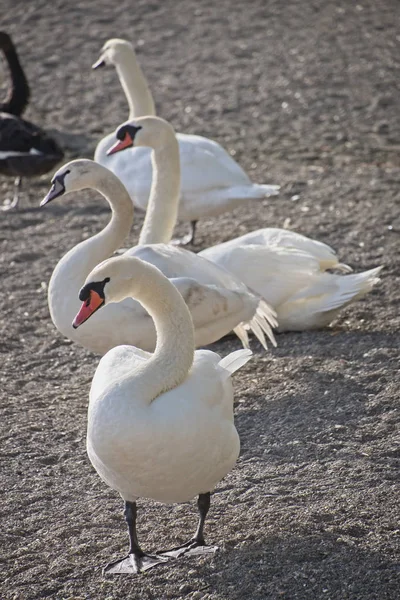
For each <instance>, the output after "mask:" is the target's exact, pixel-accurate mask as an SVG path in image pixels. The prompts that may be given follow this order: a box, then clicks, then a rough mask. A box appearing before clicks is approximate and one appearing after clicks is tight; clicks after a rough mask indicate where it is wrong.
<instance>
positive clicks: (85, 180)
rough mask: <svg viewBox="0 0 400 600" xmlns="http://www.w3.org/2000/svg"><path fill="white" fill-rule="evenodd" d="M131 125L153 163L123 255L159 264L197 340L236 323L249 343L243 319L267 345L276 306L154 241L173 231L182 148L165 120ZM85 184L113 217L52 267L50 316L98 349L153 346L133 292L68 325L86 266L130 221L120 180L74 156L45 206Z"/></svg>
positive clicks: (109, 249) (115, 243) (102, 255)
mask: <svg viewBox="0 0 400 600" xmlns="http://www.w3.org/2000/svg"><path fill="white" fill-rule="evenodd" d="M133 127H134V128H132V130H131V131H132V135H133V136H134V137H135V141H136V143H137V144H142V143H143V144H146V145H152V147H153V148H154V151H153V155H154V162H155V165H156V166H155V168H154V170H153V172H154V182H153V187H152V194H151V199H150V202H149V207H148V210H147V214H146V218H145V222H144V225H143V229H142V232H141V235H140V238H139V246H136V247H134V248H132V249H131V250H129V251H128V254H130V255H136V256H139V257H140V258H142V259H144V260H146V261H148V262H151V263H153V264H156V265H157V266H158V267H159V268H160V269H161V270H162V271H163V272H164V274H165V275H166V276H167V277H170V278H171V279H172V281H173V283H174V284H175V285H176V286H177V287H178V289H179V290H180V292H181V294H182V295H183V297H184V298H185V300H186V302H187V304H188V306H189V309H190V312H191V314H192V318H193V321H194V324H195V334H196V345H198V346H204V345H207V344H210V343H212V342H214V341H216V340H217V339H219V338H221V337H222V336H224V335H226V334H227V333H229V332H230V331H231V330H232V329H234V331H235V332H236V333H237V335H238V336H239V337H240V339H241V340H242V342H243V344H244V345H245V346H247V345H248V338H247V331H246V329H245V327H244V324H245V323H248V324H249V326H250V328H251V329H252V330H253V332H254V333H255V335H256V336H257V337H258V339H259V340H260V341H261V343H262V344H264V346H265V337H264V333H265V334H266V335H267V336H268V337H269V338H270V339H271V341H274V339H273V334H272V331H271V328H270V324H269V323H271V324H272V325H275V324H276V321H275V319H274V313H273V311H271V309H270V308H269V307H268V306H267V305H266V303H265V302H264V301H263V300H261V299H260V298H259V297H258V296H256V295H255V294H253V293H252V292H250V291H249V290H248V289H247V287H246V286H245V285H244V284H243V283H242V282H241V281H239V280H237V279H236V277H232V275H231V274H230V273H228V272H227V271H225V270H224V269H222V268H220V267H218V266H216V265H214V264H213V263H210V262H209V261H207V260H206V259H204V258H201V257H199V256H197V255H196V254H193V253H191V252H188V251H186V250H183V249H180V248H175V247H173V246H169V245H166V244H162V243H160V244H152V243H151V242H152V241H153V240H157V241H159V242H162V241H168V240H169V239H170V238H171V235H172V230H173V227H174V223H175V218H176V207H177V203H178V196H179V150H178V144H177V142H176V139H175V135H174V130H173V129H172V127H171V126H170V125H169V124H168V123H166V122H165V121H163V120H162V119H159V118H158V117H142V118H141V119H138V120H137V121H136V125H135V126H133ZM165 153H167V154H168V157H169V161H168V162H167V161H166V160H165ZM168 164H171V166H172V167H173V172H172V173H171V174H169V173H167V172H166V167H168ZM157 165H158V166H157ZM83 188H94V189H97V190H98V191H99V192H100V193H101V194H103V196H104V197H105V198H106V199H107V200H108V202H109V204H110V206H111V209H112V217H111V221H110V222H109V224H108V225H107V226H106V227H105V229H103V230H102V231H101V232H100V233H98V234H97V235H95V236H93V237H91V238H89V239H86V240H84V241H83V242H81V243H79V244H77V245H76V246H75V247H74V248H72V249H71V250H70V251H69V252H67V254H66V255H65V256H64V257H63V258H62V259H61V260H60V261H59V263H58V264H57V266H56V267H55V269H54V272H53V274H52V276H51V279H50V283H49V289H48V303H49V308H50V314H51V318H52V320H53V323H54V324H55V326H56V327H57V329H58V330H59V331H60V332H61V333H62V334H63V335H65V336H66V337H68V338H69V339H72V340H73V341H75V342H78V343H80V344H81V345H82V346H84V347H85V348H87V349H89V350H91V351H93V352H96V353H99V354H104V353H105V352H107V351H108V350H110V349H111V348H113V347H114V346H117V345H119V344H132V345H135V346H138V347H140V348H143V349H145V350H150V351H152V350H153V349H154V347H155V342H156V337H155V329H154V324H153V321H152V320H151V319H150V318H149V316H148V315H147V313H146V311H145V310H144V309H143V307H142V306H141V305H140V304H139V303H138V302H136V301H134V300H133V299H127V300H125V301H124V302H122V303H120V304H111V305H109V306H107V308H106V309H104V311H101V313H100V314H99V315H96V316H95V317H94V318H93V319H91V321H90V322H89V323H88V324H87V326H85V327H82V328H80V329H79V330H76V331H74V330H73V329H72V326H71V322H72V318H73V316H74V314H75V313H76V311H77V309H78V305H77V304H78V300H77V291H78V290H79V289H80V287H81V286H82V284H83V282H84V281H85V279H86V277H87V275H88V273H90V271H91V270H92V269H93V268H94V267H95V266H96V265H97V264H98V263H99V262H101V261H102V260H105V259H106V258H109V257H110V256H112V254H113V253H114V252H115V251H116V250H117V249H118V248H119V247H120V246H121V244H122V242H123V240H124V239H125V237H126V236H127V235H128V233H129V231H130V229H131V225H132V220H133V205H132V202H131V200H130V197H129V195H128V192H127V191H126V189H125V188H124V186H123V184H122V182H121V181H120V180H119V179H118V178H117V177H116V176H115V175H114V174H113V173H112V172H111V171H109V170H108V169H106V168H105V167H103V166H102V165H99V164H97V163H95V162H93V161H90V160H87V159H81V160H75V161H72V162H70V163H68V164H66V165H64V166H63V167H62V168H61V169H59V170H58V171H57V172H56V174H55V175H54V177H53V179H52V187H51V189H50V191H49V193H48V194H47V196H46V198H45V199H44V200H43V201H42V205H44V204H46V203H47V202H49V201H50V200H53V199H54V198H56V197H58V196H61V195H63V194H66V193H68V192H72V191H77V190H81V189H83Z"/></svg>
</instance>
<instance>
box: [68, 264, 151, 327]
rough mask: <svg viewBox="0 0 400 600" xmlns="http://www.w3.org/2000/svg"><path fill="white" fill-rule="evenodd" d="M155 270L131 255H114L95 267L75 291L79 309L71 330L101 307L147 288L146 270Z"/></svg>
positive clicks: (147, 273) (147, 272)
mask: <svg viewBox="0 0 400 600" xmlns="http://www.w3.org/2000/svg"><path fill="white" fill-rule="evenodd" d="M153 270H156V271H158V269H157V268H156V267H154V266H153V265H151V264H148V263H144V262H143V261H142V260H140V259H139V258H135V257H133V256H116V257H113V258H108V259H107V260H105V261H103V262H102V263H100V264H98V265H97V266H96V267H95V268H94V269H93V270H92V271H91V273H89V275H88V276H87V278H86V281H85V284H84V285H83V287H82V288H81V290H80V292H79V300H81V302H82V306H81V308H80V310H79V312H78V314H77V315H76V317H75V319H74V321H73V323H72V327H73V328H74V329H77V328H78V327H79V326H80V325H82V323H84V322H85V321H87V320H88V319H89V318H90V317H91V316H92V315H93V314H94V313H95V312H97V311H98V310H99V309H100V308H101V307H102V306H105V305H106V304H109V303H110V302H121V301H122V300H124V299H125V298H128V297H132V296H133V297H135V295H136V293H138V294H140V290H141V289H143V287H146V286H147V285H148V275H149V271H153Z"/></svg>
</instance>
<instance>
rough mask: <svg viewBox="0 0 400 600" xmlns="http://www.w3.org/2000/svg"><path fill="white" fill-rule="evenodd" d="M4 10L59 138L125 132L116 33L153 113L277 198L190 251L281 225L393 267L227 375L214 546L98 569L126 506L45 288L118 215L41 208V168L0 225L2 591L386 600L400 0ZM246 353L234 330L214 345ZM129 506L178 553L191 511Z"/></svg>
mask: <svg viewBox="0 0 400 600" xmlns="http://www.w3.org/2000/svg"><path fill="white" fill-rule="evenodd" d="M1 6H2V9H3V10H2V13H3V14H2V18H3V23H2V28H3V29H4V30H5V31H8V32H9V33H10V34H11V35H12V36H13V39H14V41H15V42H16V44H17V47H18V50H19V53H20V57H21V61H22V62H23V65H24V67H25V69H26V72H27V75H28V78H29V81H30V83H31V87H32V99H31V104H30V107H29V109H28V111H27V113H26V117H27V118H29V119H31V120H32V121H34V122H36V123H38V124H42V125H43V126H45V127H46V128H48V129H51V130H54V131H57V132H58V134H59V136H60V139H62V140H63V142H64V144H65V145H66V146H67V148H68V150H67V152H68V156H69V157H73V156H87V157H91V156H92V155H93V149H94V147H95V144H96V142H97V141H98V140H99V139H100V138H101V137H102V135H104V134H105V133H107V132H109V131H111V130H112V129H113V128H114V127H115V126H116V125H117V124H119V123H120V122H121V121H123V120H125V119H126V116H127V107H126V103H125V100H124V97H123V95H122V92H121V89H120V87H119V83H118V80H117V77H116V73H115V72H114V71H113V70H102V71H101V72H100V73H97V72H95V73H94V72H91V70H90V66H91V64H92V63H93V62H94V60H96V59H97V57H98V54H99V50H100V48H101V46H102V44H103V42H104V41H105V40H107V39H108V38H110V37H116V36H118V37H125V38H128V39H130V40H132V41H133V42H134V43H135V45H136V47H137V50H138V56H139V58H140V61H141V64H142V66H143V69H144V71H145V73H146V76H147V78H148V80H149V83H150V85H151V89H152V90H153V93H154V96H155V99H156V103H157V108H158V113H159V114H160V115H161V116H164V117H165V118H167V119H169V120H170V121H171V122H172V123H173V125H174V126H175V127H176V129H177V130H178V131H185V132H188V133H199V134H203V135H206V136H209V137H212V138H214V139H216V140H217V141H219V142H220V143H221V144H223V145H224V147H225V148H227V149H228V150H229V151H230V152H231V153H232V154H234V156H235V159H236V160H237V161H238V162H239V163H240V164H241V165H242V166H243V167H244V168H245V169H246V170H247V172H248V173H249V174H250V176H251V177H252V179H253V180H254V181H257V182H260V183H264V182H265V183H280V184H281V185H282V193H281V194H280V196H279V197H276V198H271V199H269V200H268V201H263V202H253V203H250V204H248V205H247V206H245V207H243V208H241V209H238V210H236V211H235V212H233V213H230V214H226V215H223V216H222V217H221V218H218V219H215V220H213V221H211V220H209V221H206V220H205V221H203V222H201V223H200V224H199V229H198V231H199V236H198V246H197V247H196V249H201V248H205V247H207V246H209V245H211V244H213V243H216V242H221V241H224V240H227V239H230V238H232V237H234V236H236V235H239V234H241V233H244V232H247V231H251V230H253V229H255V228H258V227H262V226H268V225H274V226H283V224H284V223H286V225H288V226H289V227H291V228H293V229H294V230H296V231H299V232H301V233H304V234H306V235H309V236H311V237H315V238H318V239H320V240H322V241H325V242H327V243H329V244H331V245H332V246H333V247H335V248H336V249H337V251H338V253H339V256H340V258H341V260H342V261H344V262H346V263H348V264H350V265H352V266H353V267H354V269H355V270H356V271H359V270H364V269H369V268H372V267H374V266H378V265H380V264H383V265H384V267H385V268H384V270H383V273H382V281H381V283H380V284H379V285H378V286H377V287H376V288H375V289H374V290H373V292H372V293H370V294H369V295H368V296H366V297H365V298H364V299H362V300H361V301H359V302H357V303H356V304H354V305H353V306H351V307H349V308H348V309H347V310H345V311H343V313H342V314H341V315H340V318H339V319H338V320H337V321H336V322H335V323H334V324H333V327H332V328H331V329H328V330H325V331H317V332H310V333H308V332H307V333H301V334H284V335H280V336H278V348H277V349H273V350H270V351H269V352H267V353H266V352H265V351H263V350H262V348H261V347H260V346H259V345H258V344H257V343H256V342H254V343H253V348H254V351H255V356H254V359H253V360H252V361H250V362H249V363H248V364H247V365H246V367H244V368H243V369H241V370H240V371H239V372H238V374H237V375H236V376H235V378H234V384H235V390H236V406H235V414H236V423H237V428H238V430H239V433H240V437H241V441H242V451H241V456H240V459H239V461H238V464H237V466H236V467H235V469H234V470H233V471H232V472H231V473H230V474H229V475H228V476H227V477H226V478H225V479H224V481H222V482H221V484H220V485H219V486H218V488H217V489H216V491H215V494H214V495H213V497H212V505H211V511H210V516H209V519H208V521H207V526H206V535H207V538H208V540H209V542H210V543H213V544H217V545H219V547H220V550H219V552H217V554H215V555H214V556H210V555H209V556H205V557H203V558H195V557H192V558H187V559H182V560H180V561H176V562H174V563H170V564H169V565H168V566H162V567H160V568H158V569H155V570H154V571H150V573H148V574H147V575H143V576H140V577H136V578H130V577H123V576H116V577H109V578H106V579H105V578H103V576H102V573H101V568H102V566H103V565H104V564H105V563H107V562H108V561H109V560H113V559H115V558H117V557H118V556H119V555H121V554H122V553H123V552H124V551H125V549H126V546H127V535H126V532H125V525H124V521H123V518H122V515H121V509H122V505H121V500H120V498H119V497H118V496H117V494H116V493H115V492H113V491H112V490H110V489H108V488H106V487H105V486H104V485H103V483H102V482H101V481H100V479H99V478H98V476H97V474H96V473H95V472H94V470H93V469H92V467H91V465H90V464H89V461H88V459H87V457H86V451H85V428H86V411H87V398H88V391H89V386H90V381H91V378H92V376H93V372H94V370H95V367H96V365H97V363H98V357H97V356H94V355H92V354H90V353H89V352H86V351H85V350H84V349H82V348H79V347H76V346H75V345H73V344H72V343H70V342H69V341H68V340H66V339H64V338H63V337H62V336H61V335H60V334H59V333H58V332H57V331H56V330H55V328H54V326H53V324H52V322H51V320H50V316H49V312H48V307H47V299H46V284H47V282H48V280H49V277H50V275H51V272H52V270H53V268H54V266H55V264H56V263H57V261H58V260H59V258H60V257H61V256H62V255H63V254H64V253H65V252H66V251H67V250H68V249H69V248H71V247H72V246H73V245H74V244H76V243H77V242H78V241H79V240H81V239H82V238H83V237H84V236H89V235H91V234H92V233H94V232H96V231H98V230H99V229H100V228H101V227H102V226H104V224H105V223H106V222H107V219H108V218H109V212H108V209H107V206H106V205H105V203H104V201H102V200H101V199H100V198H99V197H98V196H97V195H96V194H95V193H88V192H82V193H81V194H79V196H78V195H76V196H75V197H74V196H69V197H68V198H66V199H65V200H60V201H59V202H55V203H54V204H52V205H50V206H49V207H48V208H46V209H40V210H39V208H38V205H39V202H40V200H41V199H42V197H43V196H44V194H45V193H46V191H47V189H48V187H49V178H50V177H48V176H45V177H42V178H41V179H40V180H38V179H36V180H31V181H29V182H28V181H27V182H26V183H25V187H24V196H23V198H22V201H21V208H20V210H19V211H17V212H12V213H11V212H10V213H2V214H1V221H0V243H1V248H2V253H1V266H0V270H1V283H2V292H3V293H2V319H1V321H0V327H1V345H0V350H1V352H2V357H1V358H2V371H1V383H2V386H1V406H0V408H1V418H0V438H1V447H0V452H1V458H2V461H1V463H2V468H1V472H0V489H1V494H2V502H1V515H2V523H3V525H2V528H1V538H2V539H1V558H0V560H1V564H2V570H1V580H2V582H1V583H0V590H1V591H0V597H1V599H2V600H9V599H13V600H19V599H23V600H25V599H28V600H34V599H38V598H55V599H57V600H58V599H62V600H78V599H79V600H82V599H84V600H88V599H90V600H106V599H107V600H122V599H123V598H132V599H148V600H150V599H152V600H160V599H165V598H168V599H169V598H187V599H191V600H217V599H218V600H236V599H242V598H244V597H247V598H249V600H261V599H271V600H275V599H280V598H282V599H285V600H297V599H299V600H300V599H301V600H347V599H349V600H373V599H376V600H389V599H390V600H396V599H397V598H398V597H399V588H400V567H399V545H400V544H399V504H400V503H399V492H398V473H399V470H398V459H399V452H400V451H399V441H400V440H399V413H398V398H399V385H400V381H399V375H398V357H399V351H398V347H399V343H398V332H399V314H398V313H399V298H398V291H397V292H396V289H398V283H399V275H400V272H399V261H398V254H399V231H400V222H399V192H398V190H399V183H400V159H399V155H400V122H399V119H398V98H399V91H400V90H399V87H400V84H399V81H400V77H399V75H400V72H399V41H400V36H399V20H400V19H399V16H400V9H399V4H398V1H397V0H392V1H390V0H382V1H381V2H379V3H378V2H373V1H372V0H360V3H351V2H346V1H344V0H336V1H334V0H326V1H325V2H318V0H307V1H306V0H287V1H286V2H280V1H279V0H249V1H248V2H246V3H238V2H234V0H219V2H211V1H210V0H203V2H196V1H194V0H182V1H180V0H176V1H172V0H164V1H161V0H136V1H135V2H134V3H133V2H129V1H128V0H120V1H119V2H115V3H110V2H106V1H105V0H97V1H96V2H77V1H76V0H71V1H70V2H61V1H60V0H53V2H51V3H50V2H48V1H44V0H31V1H30V2H29V3H27V2H26V1H22V0H14V1H13V2H11V1H10V0H2V2H1ZM3 87H4V84H3ZM0 190H1V199H3V198H5V197H6V196H7V194H10V193H11V192H12V181H11V180H10V179H6V178H4V177H2V178H1V179H0ZM140 224H141V217H140V215H138V218H137V221H136V224H135V227H134V228H133V231H132V236H131V240H130V241H131V242H132V243H135V240H136V239H137V232H138V230H139V227H140ZM185 230H186V228H185V227H182V226H181V225H180V226H179V227H178V228H177V234H182V233H184V232H185ZM239 347H240V345H239V342H238V340H237V339H235V338H234V337H229V338H227V339H225V340H223V341H221V342H219V343H218V344H215V345H214V349H215V350H217V351H218V352H220V353H221V354H223V355H225V354H226V353H228V352H229V351H231V350H233V349H236V348H239ZM139 509H140V517H139V518H140V521H139V536H140V540H141V542H142V545H143V546H144V547H145V548H146V549H149V550H155V549H157V548H159V547H160V546H163V547H165V546H169V545H173V544H174V543H176V542H178V541H179V542H180V541H184V540H185V539H187V537H188V536H189V534H190V533H191V532H192V530H193V529H194V527H195V523H196V520H197V516H196V509H195V504H194V503H191V504H185V505H174V506H162V505H159V504H156V503H153V502H149V501H145V500H142V501H140V505H139Z"/></svg>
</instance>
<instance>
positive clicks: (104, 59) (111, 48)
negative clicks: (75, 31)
mask: <svg viewBox="0 0 400 600" xmlns="http://www.w3.org/2000/svg"><path fill="white" fill-rule="evenodd" d="M134 52H135V51H134V48H133V46H132V44H131V43H130V42H128V41H126V40H121V39H118V38H113V39H111V40H107V41H106V43H105V44H104V46H103V47H102V49H101V53H100V56H99V58H98V60H97V61H96V62H95V63H93V65H92V69H99V68H100V67H105V66H107V65H114V66H115V65H117V64H120V63H121V62H123V61H124V60H125V59H128V60H129V59H130V57H131V56H132V53H134Z"/></svg>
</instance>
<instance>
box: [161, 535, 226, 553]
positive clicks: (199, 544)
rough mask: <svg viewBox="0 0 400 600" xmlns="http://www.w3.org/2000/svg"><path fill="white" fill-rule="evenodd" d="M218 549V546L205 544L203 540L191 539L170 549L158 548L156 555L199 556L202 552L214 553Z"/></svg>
mask: <svg viewBox="0 0 400 600" xmlns="http://www.w3.org/2000/svg"><path fill="white" fill-rule="evenodd" d="M217 550H218V546H206V544H205V541H204V540H201V541H199V540H196V539H194V538H193V539H191V540H189V541H188V542H186V544H182V546H177V547H175V548H171V550H160V551H158V552H157V556H165V557H167V558H179V557H180V556H183V555H185V556H201V555H202V554H214V553H215V552H216V551H217Z"/></svg>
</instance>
